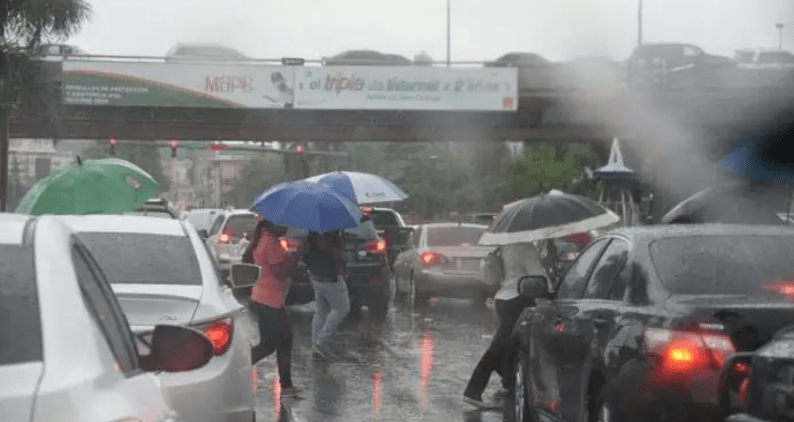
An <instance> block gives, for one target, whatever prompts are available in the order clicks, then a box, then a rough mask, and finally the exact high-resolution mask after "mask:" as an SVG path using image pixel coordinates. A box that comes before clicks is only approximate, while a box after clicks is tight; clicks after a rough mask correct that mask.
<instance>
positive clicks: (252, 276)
mask: <svg viewBox="0 0 794 422" xmlns="http://www.w3.org/2000/svg"><path fill="white" fill-rule="evenodd" d="M260 271H261V269H260V268H259V267H258V266H256V265H253V264H234V265H232V274H231V281H232V287H233V288H235V289H244V288H247V287H251V286H253V285H254V284H255V283H256V281H257V280H259V272H260Z"/></svg>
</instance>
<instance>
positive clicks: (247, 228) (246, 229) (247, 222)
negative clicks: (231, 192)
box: [223, 214, 256, 242]
mask: <svg viewBox="0 0 794 422" xmlns="http://www.w3.org/2000/svg"><path fill="white" fill-rule="evenodd" d="M255 228H256V217H254V215H253V214H237V215H233V216H231V217H229V219H228V220H226V224H224V225H223V233H224V234H227V235H229V237H231V238H232V241H234V242H236V241H238V240H240V239H242V238H244V237H245V236H246V235H251V234H253V233H254V229H255Z"/></svg>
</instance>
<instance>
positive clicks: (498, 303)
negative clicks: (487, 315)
mask: <svg viewBox="0 0 794 422" xmlns="http://www.w3.org/2000/svg"><path fill="white" fill-rule="evenodd" d="M501 257H502V269H503V272H504V274H503V275H504V278H503V279H502V282H501V285H500V288H499V290H498V291H497V292H496V295H495V296H494V305H495V307H496V315H497V318H498V320H499V327H498V328H497V330H496V334H495V335H494V337H493V340H491V344H490V345H489V346H488V350H486V351H485V353H484V354H483V356H482V358H481V359H480V361H479V363H477V366H476V367H475V368H474V371H473V372H472V374H471V378H470V379H469V383H468V385H467V386H466V390H465V391H464V393H463V401H464V402H466V403H469V404H471V405H473V406H476V407H479V408H481V409H486V408H492V407H494V406H492V405H487V404H485V402H483V400H482V393H483V392H484V391H485V388H486V387H487V386H488V381H489V380H490V378H491V373H493V372H497V373H498V374H499V375H500V376H501V377H502V385H503V389H502V390H501V391H500V394H502V395H506V394H508V393H509V392H510V391H511V390H512V388H513V385H511V382H512V381H511V379H512V377H511V376H510V375H509V374H511V373H512V368H511V367H510V366H511V364H512V362H511V358H510V357H511V353H510V351H511V350H510V347H511V342H510V337H511V333H512V331H513V326H514V325H515V324H516V321H518V317H519V316H521V312H522V311H523V310H524V308H526V307H527V306H533V305H534V302H535V301H534V299H532V298H527V297H524V296H521V295H519V294H518V281H519V280H520V279H521V278H522V277H524V276H528V275H542V276H544V277H548V276H547V273H546V269H545V268H544V266H543V263H542V262H541V257H540V251H539V248H538V246H537V245H536V244H535V243H515V244H511V245H506V246H502V247H501Z"/></svg>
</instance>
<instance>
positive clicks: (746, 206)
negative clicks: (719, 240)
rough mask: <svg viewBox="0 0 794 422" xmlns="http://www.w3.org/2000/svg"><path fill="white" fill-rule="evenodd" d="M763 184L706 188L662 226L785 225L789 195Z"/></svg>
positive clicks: (668, 216) (666, 217)
mask: <svg viewBox="0 0 794 422" xmlns="http://www.w3.org/2000/svg"><path fill="white" fill-rule="evenodd" d="M787 192H788V191H787V190H785V189H781V188H780V187H778V188H775V187H774V186H773V185H767V184H763V183H751V184H748V183H732V184H724V185H721V186H717V187H713V188H708V189H704V190H702V191H700V192H698V193H696V194H694V195H692V196H690V197H689V198H687V199H685V200H683V201H681V203H679V204H678V205H676V206H675V207H673V209H671V210H670V211H669V212H667V214H665V215H664V216H663V217H662V219H661V220H660V221H659V222H660V223H661V224H690V223H729V224H785V223H784V220H783V219H782V218H780V217H779V213H781V212H782V213H783V215H784V216H785V210H786V208H787V199H788V198H787V195H786V193H787Z"/></svg>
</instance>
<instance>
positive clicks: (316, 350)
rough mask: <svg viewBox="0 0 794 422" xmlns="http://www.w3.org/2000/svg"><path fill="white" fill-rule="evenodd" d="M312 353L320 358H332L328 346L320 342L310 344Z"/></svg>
mask: <svg viewBox="0 0 794 422" xmlns="http://www.w3.org/2000/svg"><path fill="white" fill-rule="evenodd" d="M312 355H313V356H314V357H317V358H320V359H326V360H330V359H333V354H332V353H331V351H330V350H328V347H326V346H323V345H321V344H315V345H313V346H312Z"/></svg>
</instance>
